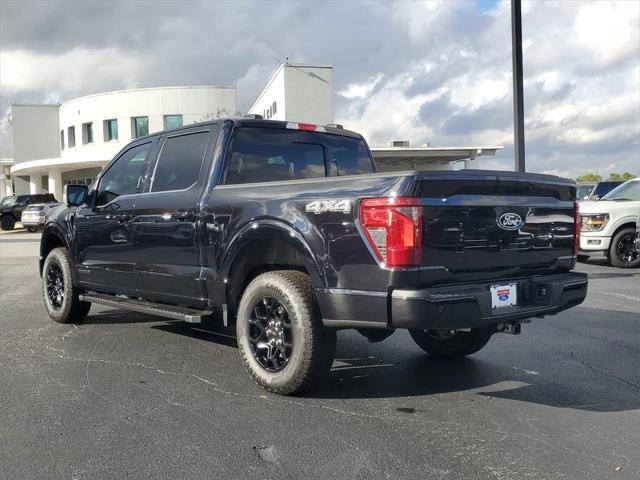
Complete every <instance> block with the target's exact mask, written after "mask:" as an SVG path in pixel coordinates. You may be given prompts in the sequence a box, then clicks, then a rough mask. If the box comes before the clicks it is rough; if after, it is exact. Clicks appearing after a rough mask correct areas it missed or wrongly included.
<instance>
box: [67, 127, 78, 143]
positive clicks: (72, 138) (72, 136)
mask: <svg viewBox="0 0 640 480" xmlns="http://www.w3.org/2000/svg"><path fill="white" fill-rule="evenodd" d="M67 143H68V144H69V148H73V147H75V146H76V127H69V128H67Z"/></svg>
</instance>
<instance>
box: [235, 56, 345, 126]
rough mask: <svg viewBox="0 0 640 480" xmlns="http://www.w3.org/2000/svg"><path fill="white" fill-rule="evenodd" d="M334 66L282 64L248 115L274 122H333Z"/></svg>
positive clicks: (318, 123)
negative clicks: (260, 116) (258, 116)
mask: <svg viewBox="0 0 640 480" xmlns="http://www.w3.org/2000/svg"><path fill="white" fill-rule="evenodd" d="M332 86H333V67H330V66H328V65H294V64H290V63H286V64H282V65H280V68H278V70H276V73H274V74H273V76H272V77H271V80H269V83H267V86H266V87H265V88H264V90H262V92H261V93H260V95H258V98H257V100H256V101H255V102H254V104H253V106H252V107H251V108H250V109H249V111H248V112H247V113H249V114H253V115H262V116H263V117H264V118H267V119H273V120H287V121H290V122H305V123H314V124H316V125H327V124H329V123H333V92H332Z"/></svg>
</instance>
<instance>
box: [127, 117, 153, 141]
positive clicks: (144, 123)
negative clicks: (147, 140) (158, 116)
mask: <svg viewBox="0 0 640 480" xmlns="http://www.w3.org/2000/svg"><path fill="white" fill-rule="evenodd" d="M145 135H149V117H133V118H132V119H131V137H132V138H140V137H144V136H145Z"/></svg>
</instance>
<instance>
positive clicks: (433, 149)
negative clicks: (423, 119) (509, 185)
mask: <svg viewBox="0 0 640 480" xmlns="http://www.w3.org/2000/svg"><path fill="white" fill-rule="evenodd" d="M369 148H370V149H371V150H372V151H377V152H381V151H385V150H388V151H390V152H403V153H406V152H442V151H445V152H446V151H452V150H502V149H503V148H504V146H502V145H498V146H480V147H478V146H461V147H369Z"/></svg>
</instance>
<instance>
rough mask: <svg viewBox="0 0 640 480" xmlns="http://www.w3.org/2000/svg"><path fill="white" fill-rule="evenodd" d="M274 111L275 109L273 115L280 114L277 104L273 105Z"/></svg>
mask: <svg viewBox="0 0 640 480" xmlns="http://www.w3.org/2000/svg"><path fill="white" fill-rule="evenodd" d="M271 107H272V109H273V114H274V115H275V114H276V113H278V106H277V105H276V102H273V105H271Z"/></svg>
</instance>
